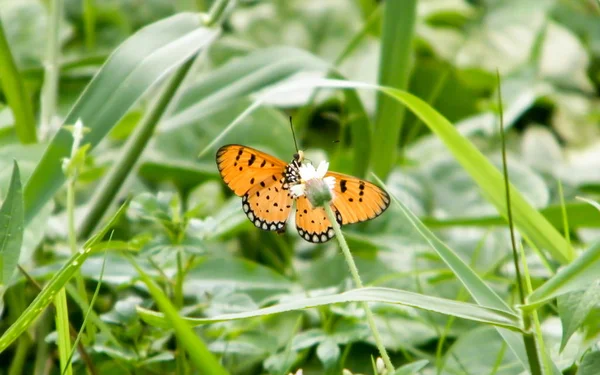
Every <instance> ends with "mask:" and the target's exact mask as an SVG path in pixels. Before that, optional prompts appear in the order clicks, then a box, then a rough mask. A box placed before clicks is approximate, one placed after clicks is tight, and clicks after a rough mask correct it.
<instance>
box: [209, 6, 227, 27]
mask: <svg viewBox="0 0 600 375" xmlns="http://www.w3.org/2000/svg"><path fill="white" fill-rule="evenodd" d="M230 3H231V1H230V0H216V1H215V2H214V3H213V5H212V6H211V7H210V10H209V11H208V17H207V18H206V20H205V21H204V25H206V26H207V27H210V26H214V25H216V24H217V23H219V22H221V20H222V19H223V18H224V17H225V15H226V12H225V10H227V7H228V6H229V4H230Z"/></svg>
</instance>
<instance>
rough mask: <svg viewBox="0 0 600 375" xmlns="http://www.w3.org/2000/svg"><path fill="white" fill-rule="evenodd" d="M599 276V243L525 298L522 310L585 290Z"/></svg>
mask: <svg viewBox="0 0 600 375" xmlns="http://www.w3.org/2000/svg"><path fill="white" fill-rule="evenodd" d="M598 275H600V242H598V243H596V244H594V245H592V247H590V248H589V249H587V250H586V251H584V252H583V253H582V254H581V255H580V256H579V257H577V258H576V259H575V260H574V261H573V262H572V263H571V264H569V265H568V266H566V267H564V268H562V269H561V270H559V271H558V272H557V273H556V275H554V276H553V277H551V278H550V279H549V280H548V281H546V282H545V283H544V284H542V286H540V287H538V288H537V289H536V290H534V291H533V293H531V295H530V296H529V297H528V298H527V305H525V306H522V308H524V309H527V310H529V309H534V308H537V307H538V306H540V305H541V304H543V303H545V302H547V301H548V300H550V299H552V298H556V297H558V296H560V295H562V294H565V293H568V292H571V291H574V290H581V289H587V287H588V286H589V285H590V284H591V283H592V282H594V281H596V280H598V278H599V276H598Z"/></svg>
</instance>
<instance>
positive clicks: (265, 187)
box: [242, 173, 293, 232]
mask: <svg viewBox="0 0 600 375" xmlns="http://www.w3.org/2000/svg"><path fill="white" fill-rule="evenodd" d="M292 202H293V199H292V197H291V195H290V194H289V190H285V189H284V188H283V174H282V173H278V174H274V175H273V177H269V178H267V179H266V182H265V181H262V182H261V183H259V184H258V186H255V187H253V188H251V189H250V190H249V191H248V192H247V193H246V194H245V195H244V196H243V197H242V207H243V208H244V212H245V213H246V216H248V219H250V221H252V222H253V223H254V225H255V226H257V227H258V228H261V229H264V230H276V231H278V232H283V230H284V229H285V223H286V221H287V219H288V217H289V216H290V211H291V209H292Z"/></svg>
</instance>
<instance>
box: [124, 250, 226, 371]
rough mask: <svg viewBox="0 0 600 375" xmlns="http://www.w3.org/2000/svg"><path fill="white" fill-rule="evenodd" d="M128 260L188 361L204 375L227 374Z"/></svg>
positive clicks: (174, 309) (198, 338)
mask: <svg viewBox="0 0 600 375" xmlns="http://www.w3.org/2000/svg"><path fill="white" fill-rule="evenodd" d="M129 260H130V261H131V263H132V264H133V266H134V267H135V268H136V269H137V271H138V272H139V274H140V278H141V279H142V281H143V282H144V284H146V286H147V287H148V290H149V292H150V294H151V295H152V298H153V299H154V301H155V302H156V304H157V305H158V307H159V308H160V309H161V310H162V311H163V312H164V313H165V315H166V316H167V318H168V319H167V322H168V325H169V327H172V328H173V329H175V336H177V339H178V342H179V343H181V345H182V346H183V348H185V350H186V352H187V353H188V355H189V357H190V360H191V361H192V362H193V363H194V365H195V366H196V367H197V368H198V370H199V371H200V372H201V373H204V374H217V375H221V374H222V375H225V374H228V372H227V370H225V368H223V366H221V364H220V363H219V361H218V360H217V358H215V356H214V355H213V354H212V353H211V352H210V351H209V350H208V347H207V346H206V344H205V343H204V342H203V341H202V340H201V339H200V336H198V335H196V333H195V332H194V330H192V329H191V327H190V326H189V325H188V324H187V323H186V321H185V320H184V319H182V318H181V317H180V316H179V313H178V312H177V309H176V308H175V306H173V305H172V304H171V302H170V301H169V298H168V297H167V296H166V295H165V294H164V293H163V291H162V290H161V289H160V288H159V287H158V285H156V283H155V282H154V280H152V279H151V278H150V277H149V276H148V275H147V274H146V273H145V272H144V271H143V270H142V269H141V268H140V267H139V266H138V265H137V264H136V263H135V261H134V260H133V258H132V257H130V259H129Z"/></svg>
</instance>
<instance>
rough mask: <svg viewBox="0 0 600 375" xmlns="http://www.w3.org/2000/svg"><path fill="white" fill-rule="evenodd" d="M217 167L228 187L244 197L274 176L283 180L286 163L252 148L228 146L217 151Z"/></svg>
mask: <svg viewBox="0 0 600 375" xmlns="http://www.w3.org/2000/svg"><path fill="white" fill-rule="evenodd" d="M217 166H218V168H219V172H220V173H221V177H222V178H223V181H225V183H226V184H227V186H229V188H230V189H231V190H233V192H234V193H235V194H236V195H237V196H243V195H245V194H246V193H248V191H250V189H252V188H253V187H256V186H260V183H261V182H263V183H264V184H265V185H266V183H267V182H268V181H269V179H273V176H275V177H279V178H281V176H280V175H281V174H282V173H283V172H284V169H285V166H286V163H285V162H284V161H283V160H280V159H277V158H276V157H274V156H271V155H269V154H265V153H264V152H262V151H258V150H256V149H254V148H251V147H246V146H241V145H227V146H223V147H221V148H220V149H219V150H218V151H217Z"/></svg>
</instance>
